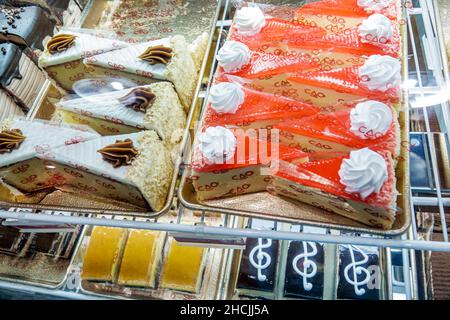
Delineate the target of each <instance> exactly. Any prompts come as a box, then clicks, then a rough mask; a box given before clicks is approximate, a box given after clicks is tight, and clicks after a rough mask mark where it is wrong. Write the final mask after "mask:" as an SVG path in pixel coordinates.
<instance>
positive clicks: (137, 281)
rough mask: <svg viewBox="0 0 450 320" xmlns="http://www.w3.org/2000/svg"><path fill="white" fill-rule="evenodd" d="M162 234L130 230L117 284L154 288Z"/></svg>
mask: <svg viewBox="0 0 450 320" xmlns="http://www.w3.org/2000/svg"><path fill="white" fill-rule="evenodd" d="M163 237H164V234H163V233H161V232H155V231H146V230H130V232H129V235H128V240H127V244H126V246H125V251H124V253H123V258H122V264H121V266H120V273H119V279H118V284H120V285H124V286H140V287H154V286H155V276H156V274H155V271H156V268H157V267H158V264H159V260H160V258H161V250H162V244H163Z"/></svg>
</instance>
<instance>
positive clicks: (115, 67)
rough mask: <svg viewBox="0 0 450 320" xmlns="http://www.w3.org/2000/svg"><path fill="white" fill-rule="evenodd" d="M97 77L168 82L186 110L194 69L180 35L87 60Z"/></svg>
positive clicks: (195, 80)
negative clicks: (95, 71)
mask: <svg viewBox="0 0 450 320" xmlns="http://www.w3.org/2000/svg"><path fill="white" fill-rule="evenodd" d="M84 63H85V64H86V65H89V66H94V67H95V69H96V70H97V71H98V72H97V75H98V76H105V75H106V76H110V77H117V78H127V79H129V80H131V81H134V82H136V84H137V85H146V84H150V83H153V82H157V81H170V82H172V83H173V84H174V87H175V90H176V91H177V93H178V96H179V97H180V100H181V103H182V104H183V106H184V108H185V109H186V111H187V110H189V108H190V106H191V102H192V98H193V96H194V91H195V86H196V83H197V76H198V75H197V68H196V65H195V63H194V60H193V59H192V55H191V52H190V50H189V48H188V45H187V43H186V39H185V38H184V37H183V36H178V35H177V36H173V37H170V38H164V39H159V40H155V41H150V42H144V43H140V44H136V45H130V46H128V47H126V48H123V49H120V50H115V51H111V52H107V53H104V54H99V55H95V56H92V57H90V58H87V59H85V60H84Z"/></svg>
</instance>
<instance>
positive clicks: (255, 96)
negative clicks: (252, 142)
mask: <svg viewBox="0 0 450 320" xmlns="http://www.w3.org/2000/svg"><path fill="white" fill-rule="evenodd" d="M319 111H320V109H319V108H317V107H314V106H312V105H309V104H306V103H302V102H299V101H296V100H292V99H289V98H285V97H276V96H274V95H272V94H270V93H264V92H259V91H255V90H252V89H249V88H245V87H242V86H241V85H239V84H237V83H234V82H222V83H217V84H215V85H213V86H212V87H211V89H210V92H209V104H208V106H207V108H206V113H205V116H204V118H203V125H204V126H208V127H210V126H218V125H220V126H237V127H240V128H243V129H249V128H250V129H260V128H266V129H271V128H272V127H273V126H274V125H275V124H277V123H279V122H280V121H283V119H290V118H294V117H295V118H302V117H307V116H311V115H314V114H316V113H318V112H319Z"/></svg>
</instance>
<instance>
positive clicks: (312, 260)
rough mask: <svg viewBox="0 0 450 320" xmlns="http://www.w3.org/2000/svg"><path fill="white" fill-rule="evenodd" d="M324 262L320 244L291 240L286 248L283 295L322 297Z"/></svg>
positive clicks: (322, 249)
mask: <svg viewBox="0 0 450 320" xmlns="http://www.w3.org/2000/svg"><path fill="white" fill-rule="evenodd" d="M324 262H325V254H324V248H323V245H322V244H319V243H315V242H301V241H292V242H291V243H290V244H289V249H288V256H287V263H286V272H285V274H286V278H285V286H284V295H285V296H286V297H294V298H309V299H311V298H313V299H322V298H323V281H324Z"/></svg>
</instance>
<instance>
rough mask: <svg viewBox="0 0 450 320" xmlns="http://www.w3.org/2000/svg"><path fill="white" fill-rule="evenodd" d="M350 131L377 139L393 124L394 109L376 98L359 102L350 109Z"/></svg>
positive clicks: (359, 135) (366, 137)
mask: <svg viewBox="0 0 450 320" xmlns="http://www.w3.org/2000/svg"><path fill="white" fill-rule="evenodd" d="M350 124H351V127H350V131H352V132H353V133H354V134H355V135H357V136H358V137H360V138H362V139H376V138H379V137H381V136H383V135H385V134H386V133H387V132H388V131H389V129H390V128H391V126H392V111H391V109H390V108H389V107H388V106H387V105H386V104H384V103H382V102H379V101H374V100H369V101H365V102H361V103H358V104H357V105H356V106H355V108H353V109H352V111H350Z"/></svg>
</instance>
